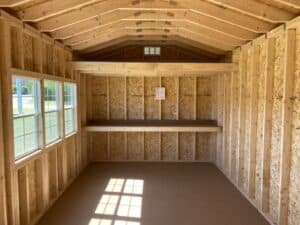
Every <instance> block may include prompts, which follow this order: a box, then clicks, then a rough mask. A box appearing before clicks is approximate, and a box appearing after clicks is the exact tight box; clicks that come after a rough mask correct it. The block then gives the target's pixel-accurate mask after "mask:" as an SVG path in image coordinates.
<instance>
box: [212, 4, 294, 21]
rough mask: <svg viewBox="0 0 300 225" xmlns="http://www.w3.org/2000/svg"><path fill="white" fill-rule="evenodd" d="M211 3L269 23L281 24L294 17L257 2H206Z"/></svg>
mask: <svg viewBox="0 0 300 225" xmlns="http://www.w3.org/2000/svg"><path fill="white" fill-rule="evenodd" d="M208 1H209V2H211V3H214V4H217V5H220V6H223V7H227V8H230V9H233V10H236V11H238V12H241V13H245V14H247V15H250V16H253V17H256V18H258V19H262V20H266V21H269V22H272V23H274V22H276V23H282V22H286V21H289V20H291V19H292V18H293V17H294V15H293V14H292V13H290V12H287V11H285V10H283V9H279V8H276V7H273V6H271V5H268V4H265V3H263V2H258V1H242V0H208Z"/></svg>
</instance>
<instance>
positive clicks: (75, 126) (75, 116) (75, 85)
mask: <svg viewBox="0 0 300 225" xmlns="http://www.w3.org/2000/svg"><path fill="white" fill-rule="evenodd" d="M65 84H72V85H74V102H73V106H69V107H65V102H64V99H65V95H64V94H65V92H64V88H65ZM62 92H63V96H62V98H63V106H62V107H63V135H64V137H66V138H67V137H70V136H72V135H73V134H75V133H77V131H78V122H77V84H76V83H72V82H63V90H62ZM67 109H73V115H74V121H73V122H74V124H73V125H74V130H73V131H71V132H69V133H66V127H65V110H67Z"/></svg>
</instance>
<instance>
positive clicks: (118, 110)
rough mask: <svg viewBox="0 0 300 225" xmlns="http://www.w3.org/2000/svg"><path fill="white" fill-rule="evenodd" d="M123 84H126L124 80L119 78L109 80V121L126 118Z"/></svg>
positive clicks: (124, 88)
mask: <svg viewBox="0 0 300 225" xmlns="http://www.w3.org/2000/svg"><path fill="white" fill-rule="evenodd" d="M125 82H126V78H120V77H110V78H109V113H110V114H109V119H111V120H122V119H125V118H126V112H125V99H126V96H125V91H126V84H125ZM92 104H93V103H92ZM99 107H100V106H99ZM88 110H89V109H88Z"/></svg>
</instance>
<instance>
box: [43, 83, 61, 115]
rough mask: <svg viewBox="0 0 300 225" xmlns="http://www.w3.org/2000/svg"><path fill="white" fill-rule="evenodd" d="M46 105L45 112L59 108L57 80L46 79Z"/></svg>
mask: <svg viewBox="0 0 300 225" xmlns="http://www.w3.org/2000/svg"><path fill="white" fill-rule="evenodd" d="M44 105H45V112H49V111H54V110H58V108H59V107H58V105H59V83H58V82H57V81H51V80H45V81H44Z"/></svg>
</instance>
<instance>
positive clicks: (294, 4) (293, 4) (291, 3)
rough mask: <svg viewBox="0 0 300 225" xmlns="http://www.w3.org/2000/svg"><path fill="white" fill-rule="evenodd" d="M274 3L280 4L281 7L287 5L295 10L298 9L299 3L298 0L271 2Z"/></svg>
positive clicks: (276, 0) (299, 7)
mask: <svg viewBox="0 0 300 225" xmlns="http://www.w3.org/2000/svg"><path fill="white" fill-rule="evenodd" d="M273 1H275V2H278V3H281V4H283V5H287V6H290V7H293V8H296V9H300V1H299V0H273Z"/></svg>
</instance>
